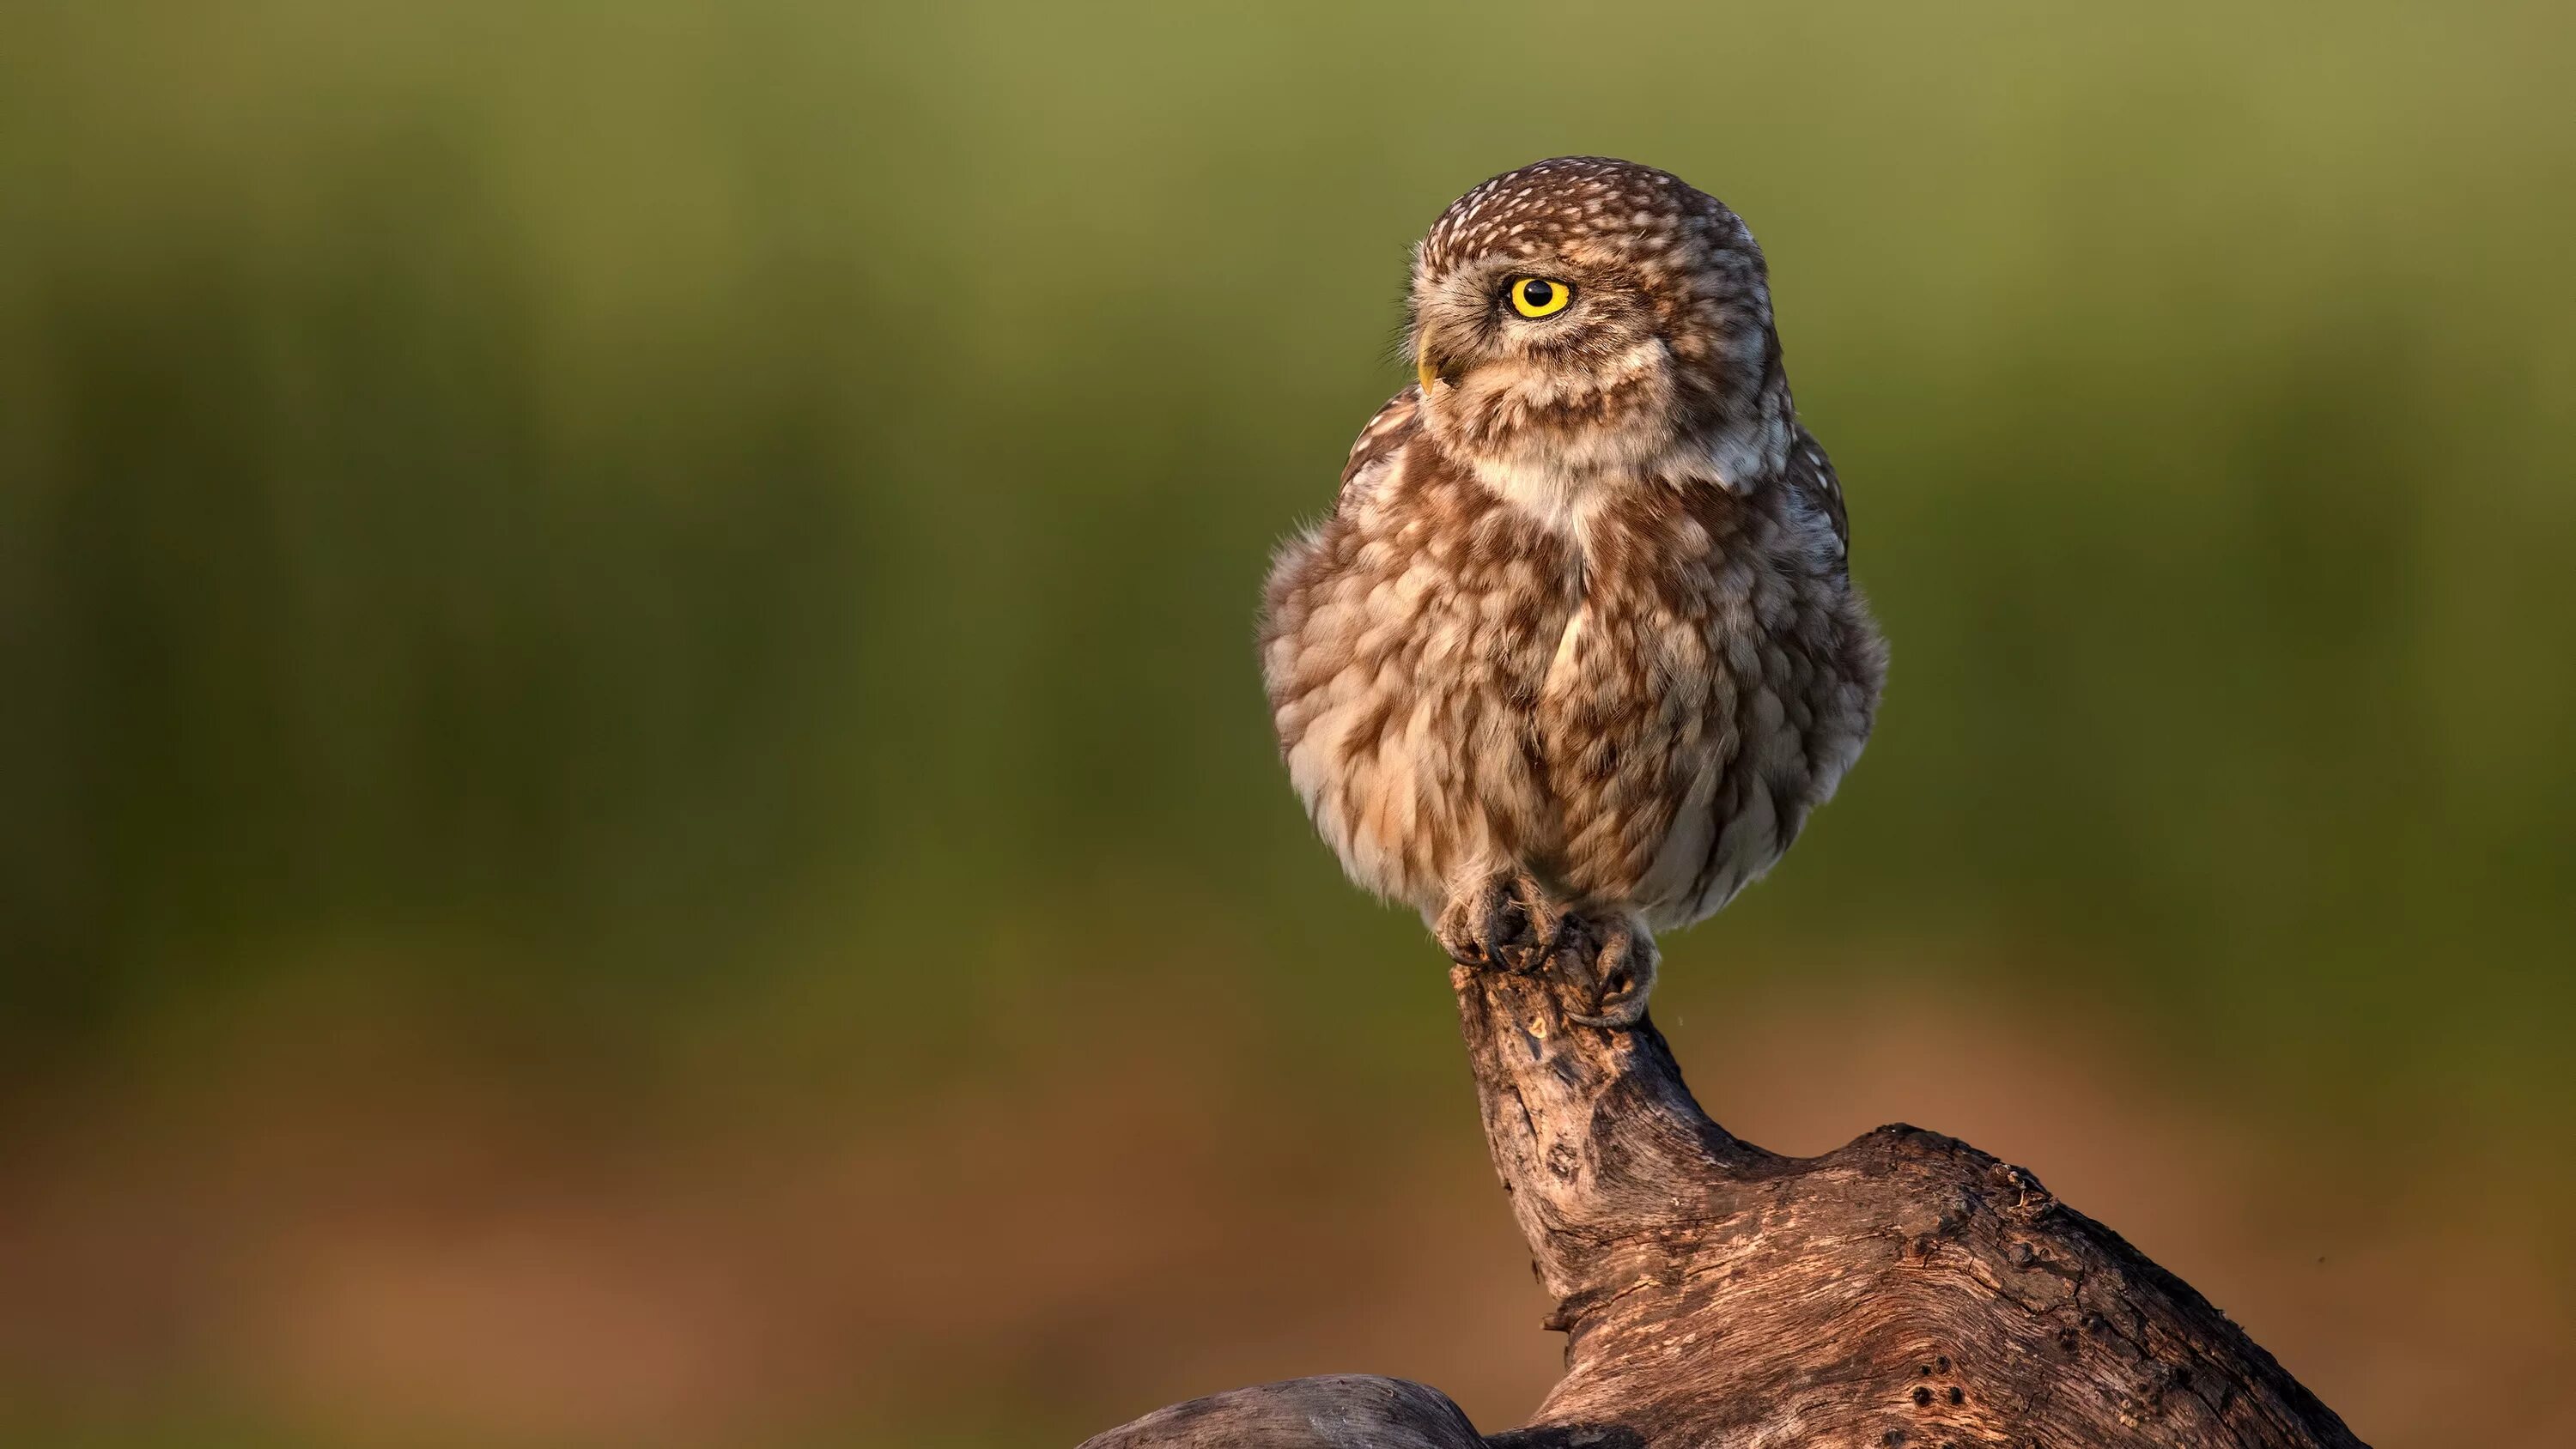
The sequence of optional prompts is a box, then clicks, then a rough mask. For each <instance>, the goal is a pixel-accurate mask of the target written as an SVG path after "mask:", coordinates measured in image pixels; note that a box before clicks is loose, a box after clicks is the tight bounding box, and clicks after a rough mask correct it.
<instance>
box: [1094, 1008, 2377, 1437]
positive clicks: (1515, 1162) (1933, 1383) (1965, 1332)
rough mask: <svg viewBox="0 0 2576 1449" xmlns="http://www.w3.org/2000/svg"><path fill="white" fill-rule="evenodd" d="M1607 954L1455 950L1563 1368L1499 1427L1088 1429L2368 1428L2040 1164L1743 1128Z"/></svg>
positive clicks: (1498, 1146) (1353, 1422)
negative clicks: (1721, 1119) (1603, 974)
mask: <svg viewBox="0 0 2576 1449" xmlns="http://www.w3.org/2000/svg"><path fill="white" fill-rule="evenodd" d="M1582 975H1583V973H1580V972H1574V973H1568V972H1565V971H1563V970H1557V969H1551V970H1545V971H1538V972H1514V971H1509V970H1504V969H1500V968H1494V967H1474V968H1470V967H1463V966H1462V967H1459V968H1456V969H1455V970H1454V971H1453V972H1452V974H1451V984H1452V985H1453V986H1454V987H1455V988H1456V990H1457V995H1458V1016H1459V1023H1460V1026H1461V1028H1462V1030H1463V1032H1464V1034H1465V1036H1466V1042H1467V1056H1468V1060H1469V1062H1470V1063H1471V1064H1472V1066H1473V1067H1474V1070H1475V1076H1476V1094H1477V1097H1478V1099H1479V1101H1480V1103H1481V1104H1482V1107H1483V1115H1484V1123H1485V1140H1486V1142H1487V1144H1488V1145H1489V1146H1490V1147H1491V1148H1492V1151H1493V1157H1494V1167H1495V1169H1496V1171H1497V1172H1498V1173H1499V1174H1500V1175H1501V1177H1502V1180H1503V1188H1504V1191H1505V1192H1507V1193H1509V1194H1510V1196H1511V1201H1512V1212H1513V1214H1514V1216H1515V1217H1517V1218H1518V1219H1519V1221H1520V1226H1521V1232H1522V1235H1523V1236H1524V1237H1526V1238H1527V1239H1528V1240H1529V1246H1530V1253H1531V1256H1532V1258H1533V1260H1534V1263H1535V1266H1536V1268H1537V1271H1538V1276H1539V1280H1540V1282H1541V1283H1542V1284H1544V1285H1545V1287H1546V1289H1547V1291H1548V1292H1549V1293H1550V1294H1552V1295H1554V1297H1555V1299H1556V1309H1555V1311H1554V1312H1553V1313H1552V1314H1551V1315H1550V1316H1549V1318H1548V1320H1547V1326H1548V1327H1550V1328H1555V1329H1560V1330H1562V1331H1563V1332H1564V1333H1565V1335H1566V1348H1565V1362H1566V1370H1565V1377H1564V1378H1563V1379H1561V1380H1560V1381H1559V1382H1558V1383H1557V1385H1556V1388H1555V1389H1554V1390H1553V1391H1552V1392H1551V1393H1549V1394H1548V1396H1547V1399H1546V1401H1545V1402H1543V1403H1542V1404H1540V1405H1539V1408H1538V1413H1537V1415H1536V1417H1534V1418H1533V1419H1532V1420H1531V1421H1530V1422H1529V1423H1528V1424H1527V1425H1524V1426H1522V1427H1520V1428H1517V1429H1510V1430H1505V1431H1503V1432H1500V1433H1496V1434H1492V1435H1483V1436H1480V1435H1479V1433H1478V1432H1477V1430H1476V1428H1475V1427H1474V1426H1473V1425H1472V1424H1470V1423H1469V1422H1468V1420H1467V1417H1466V1415H1464V1414H1463V1413H1461V1412H1460V1411H1459V1409H1458V1407H1457V1405H1455V1404H1454V1403H1451V1402H1450V1400H1449V1399H1448V1397H1447V1396H1446V1395H1443V1394H1441V1393H1440V1392H1439V1391H1438V1390H1436V1389H1432V1388H1428V1387H1425V1386H1423V1385H1420V1384H1413V1383H1407V1382H1404V1381H1402V1380H1397V1379H1385V1378H1374V1377H1368V1376H1361V1375H1337V1376H1331V1377H1323V1378H1309V1379H1295V1380H1291V1381H1289V1382H1286V1383H1278V1384H1266V1385H1262V1386H1259V1387H1256V1388H1248V1389H1238V1390H1235V1391H1234V1392H1231V1393H1225V1394H1218V1395H1215V1396H1213V1397H1210V1398H1205V1399H1194V1400H1192V1401H1190V1402H1188V1403H1184V1404H1176V1405H1174V1406H1172V1407H1170V1408H1167V1409H1163V1410H1160V1411H1158V1412H1155V1413H1152V1414H1148V1415H1146V1416H1145V1417H1144V1418H1142V1419H1138V1420H1136V1421H1135V1422H1134V1423H1131V1424H1127V1425H1125V1426H1122V1427H1120V1428H1116V1429H1112V1430H1110V1431H1108V1432H1107V1433H1105V1434H1101V1435H1098V1436H1096V1437H1094V1438H1093V1439H1091V1440H1089V1441H1087V1443H1086V1444H1085V1445H1084V1449H1217V1446H1227V1449H1488V1446H1490V1449H1686V1446H1689V1449H1698V1446H1706V1449H1720V1446H1725V1449H1756V1446H1761V1449H1775V1446H1776V1449H1863V1446H1867V1449H1889V1446H1911V1449H1969V1446H1994V1449H2005V1446H2010V1449H2113V1446H2132V1445H2134V1446H2140V1449H2144V1446H2150V1445H2152V1446H2158V1449H2216V1446H2245V1449H2253V1446H2263V1449H2311V1446H2359V1445H2360V1443H2361V1441H2360V1440H2359V1439H2357V1438H2355V1437H2354V1436H2353V1434H2352V1432H2351V1431H2350V1430H2348V1429H2346V1428H2345V1427H2344V1425H2343V1421H2342V1420H2340V1419H2338V1418H2337V1417H2336V1416H2335V1415H2334V1413H2333V1411H2331V1410H2329V1409H2327V1408H2326V1406H2325V1405H2324V1404H2322V1403H2319V1402H2318V1401H2317V1398H2316V1396H2315V1395H2313V1394H2311V1393H2309V1392H2308V1391H2307V1390H2306V1389H2305V1388H2303V1387H2301V1386H2300V1384H2299V1383H2298V1381H2297V1380H2295V1379H2293V1378H2291V1377H2290V1375H2289V1374H2288V1373H2287V1372H2285V1371H2283V1369H2282V1368H2281V1366H2280V1365H2279V1364H2278V1363H2276V1362H2274V1361H2273V1359H2272V1356H2271V1355H2270V1354H2268V1353H2265V1352H2264V1351H2263V1350H2262V1349H2261V1348H2259V1347H2257V1346H2256V1345H2255V1344H2254V1342H2253V1341H2252V1340H2251V1339H2249V1338H2247V1337H2246V1336H2245V1334H2244V1332H2243V1330H2241V1329H2239V1328H2238V1327H2237V1326H2236V1325H2235V1324H2234V1323H2232V1322H2230V1321H2229V1320H2228V1319H2227V1317H2226V1315H2224V1314H2222V1313H2220V1312H2219V1311H2218V1310H2217V1309H2215V1308H2213V1307H2211V1306H2210V1304H2209V1302H2208V1300H2206V1299H2204V1298H2202V1297H2201V1296H2200V1295H2199V1294H2198V1293H2196V1292H2194V1291H2193V1290H2192V1289H2191V1287H2190V1286H2189V1285H2187V1284H2185V1283H2184V1282H2183V1281H2182V1280H2180V1279H2178V1278H2176V1277H2174V1276H2173V1275H2172V1274H2171V1273H2168V1272H2166V1271H2164V1270H2163V1269H2162V1268H2159V1267H2157V1266H2156V1265H2155V1264H2154V1263H2152V1262H2149V1261H2148V1260H2147V1258H2146V1257H2145V1256H2144V1255H2142V1254H2140V1253H2139V1252H2138V1251H2137V1250H2136V1249H2135V1248H2132V1247H2130V1246H2129V1245H2128V1243H2126V1242H2125V1241H2123V1240H2122V1239H2121V1238H2120V1236H2119V1234H2117V1233H2114V1232H2112V1231H2111V1230H2110V1229H2108V1228H2106V1227H2104V1226H2102V1225H2101V1224H2100V1223H2097V1222H2095V1221H2093V1220H2092V1219H2091V1218H2088V1217H2086V1216H2084V1215H2083V1214H2082V1213H2079V1212H2077V1211H2075V1210H2074V1209H2072V1208H2070V1207H2067V1206H2066V1205H2065V1204H2063V1203H2060V1202H2059V1201H2057V1199H2056V1198H2054V1197H2052V1196H2050V1195H2049V1192H2048V1190H2047V1189H2046V1188H2044V1187H2042V1186H2040V1184H2039V1180H2038V1179H2037V1178H2035V1177H2033V1176H2032V1175H2031V1174H2030V1173H2028V1172H2025V1171H2023V1170H2022V1169H2020V1168H2018V1167H2014V1166H2011V1165H2009V1164H2007V1163H2003V1162H1998V1161H1996V1160H1995V1159H1994V1158H1992V1157H1989V1156H1987V1155H1986V1154H1985V1153H1982V1152H1979V1151H1977V1150H1976V1149H1975V1148H1973V1147H1970V1146H1968V1145H1967V1144H1965V1143H1963V1142H1959V1141H1956V1140H1954V1139H1952V1138H1948V1137H1944V1136H1941V1135H1940V1134H1939V1133H1935V1132H1926V1131H1923V1130H1921V1129H1919V1128H1914V1127H1906V1126H1893V1127H1882V1128H1880V1129H1879V1130H1877V1131H1875V1132H1872V1133H1870V1134H1868V1135H1867V1136H1865V1137H1862V1138H1860V1139H1859V1140H1858V1141H1855V1142H1853V1143H1852V1144H1850V1145H1849V1146H1847V1147H1844V1148H1842V1149H1840V1150H1838V1151H1835V1152H1830V1153H1827V1154H1825V1155H1824V1156H1822V1157H1813V1158H1790V1157H1782V1156H1779V1155H1778V1154H1776V1153H1771V1152H1766V1151H1764V1150H1763V1149H1761V1148H1759V1147H1755V1146H1753V1145H1752V1144H1750V1143H1747V1142H1742V1141H1739V1140H1737V1139H1736V1138H1735V1137H1733V1136H1732V1135H1730V1134H1729V1133H1728V1132H1727V1131H1726V1130H1725V1129H1724V1128H1722V1127H1720V1126H1718V1125H1717V1124H1716V1123H1715V1122H1713V1121H1711V1120H1709V1118H1708V1116H1707V1114H1705V1113H1703V1112H1702V1111H1701V1110H1700V1108H1699V1104H1698V1103H1697V1102H1696V1101H1694V1100H1692V1098H1691V1095H1690V1092H1689V1091H1688V1089H1686V1088H1685V1087H1684V1086H1683V1085H1682V1079H1681V1073H1680V1071H1679V1069H1678V1068H1677V1067H1676V1066H1675V1065H1674V1062H1673V1056H1672V1051H1671V1049H1670V1048H1669V1047H1668V1046H1666V1045H1665V1042H1664V1039H1663V1037H1662V1035H1661V1034H1660V1033H1658V1032H1657V1031H1656V1030H1655V1028H1654V1026H1653V1024H1652V1023H1651V1021H1646V1022H1640V1023H1639V1024H1638V1025H1637V1026H1636V1027H1635V1028H1633V1029H1627V1030H1599V1029H1595V1028H1592V1027H1589V1026H1584V1025H1580V1024H1578V1023H1574V1022H1571V1021H1569V1020H1567V1011H1568V1008H1569V1007H1572V1008H1574V1009H1576V1010H1578V1011H1579V1010H1581V1009H1582V1006H1583V1003H1582V998H1581V996H1580V988H1579V987H1577V986H1574V985H1572V984H1570V983H1571V981H1572V980H1573V979H1577V978H1579V977H1580V976H1582Z"/></svg>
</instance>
